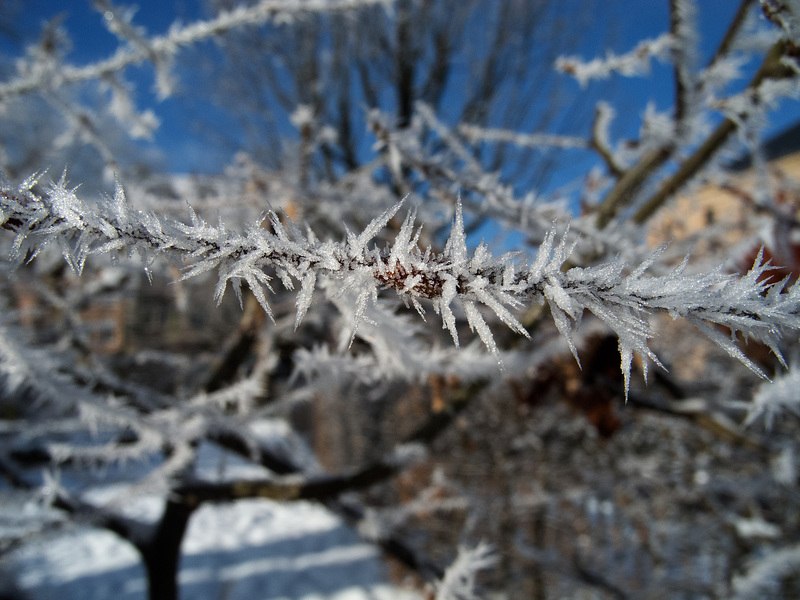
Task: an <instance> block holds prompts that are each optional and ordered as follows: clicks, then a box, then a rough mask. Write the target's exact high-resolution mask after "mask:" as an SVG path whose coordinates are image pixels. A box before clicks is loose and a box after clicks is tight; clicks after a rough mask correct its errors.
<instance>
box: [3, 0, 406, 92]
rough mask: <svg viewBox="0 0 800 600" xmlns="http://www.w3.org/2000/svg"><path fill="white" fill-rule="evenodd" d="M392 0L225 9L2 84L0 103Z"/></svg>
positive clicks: (321, 0) (273, 0) (264, 2)
mask: <svg viewBox="0 0 800 600" xmlns="http://www.w3.org/2000/svg"><path fill="white" fill-rule="evenodd" d="M390 1H391V0H294V1H292V2H284V1H282V0H261V2H258V3H257V4H255V5H253V6H238V7H237V8H235V9H233V10H230V11H224V12H221V13H220V14H218V15H217V16H216V17H214V18H213V19H210V20H208V21H198V22H195V23H191V24H188V25H183V26H173V27H172V28H171V29H170V31H169V33H167V34H166V35H163V36H155V37H153V38H150V39H149V40H145V39H144V38H141V37H139V38H137V40H138V41H137V43H136V44H131V45H127V46H125V47H123V48H120V49H119V50H118V51H117V52H116V53H115V54H114V55H113V56H112V57H110V58H108V59H106V60H103V61H99V62H96V63H93V64H90V65H86V66H84V67H76V66H71V65H64V66H63V68H61V69H58V70H57V71H54V72H48V73H42V72H38V71H37V72H35V73H33V74H31V75H29V76H25V77H20V78H17V79H14V80H12V81H9V82H6V83H3V84H0V102H2V101H4V100H6V99H7V98H11V97H14V96H19V95H22V94H29V93H31V92H38V91H41V90H45V89H51V90H52V89H56V88H59V87H61V86H63V85H67V84H71V83H80V82H82V81H89V80H94V79H102V78H104V77H106V76H107V75H111V74H113V73H117V72H119V71H121V70H122V69H124V68H125V67H127V66H130V65H136V64H140V63H141V62H143V61H144V60H151V59H153V58H154V57H155V58H157V63H158V62H161V61H169V60H170V58H171V57H172V56H174V55H175V54H176V53H177V52H178V51H179V50H180V48H181V47H185V46H189V45H192V44H195V43H197V42H200V41H203V40H206V39H209V38H211V37H214V36H216V35H219V34H221V33H225V32H226V31H229V30H231V29H235V28H237V27H242V26H256V25H262V24H264V23H266V22H267V21H270V20H275V19H281V18H286V17H287V16H288V15H292V14H294V13H303V12H319V11H324V12H330V11H337V10H351V9H354V8H358V7H361V6H366V5H371V4H386V3H388V2H390ZM159 83H161V84H162V85H161V86H160V89H159V92H160V93H161V94H162V95H168V94H169V92H170V88H169V86H168V85H163V84H164V83H165V80H163V79H162V80H160V81H159Z"/></svg>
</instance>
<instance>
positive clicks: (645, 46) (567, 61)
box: [556, 33, 675, 87]
mask: <svg viewBox="0 0 800 600" xmlns="http://www.w3.org/2000/svg"><path fill="white" fill-rule="evenodd" d="M674 47H675V38H674V37H673V36H672V35H671V34H669V33H664V34H662V35H660V36H658V37H657V38H655V39H652V40H645V41H642V42H639V43H638V44H637V45H636V48H634V49H633V50H631V51H630V52H628V53H626V54H613V53H609V54H608V55H607V56H606V57H605V58H595V59H593V60H590V61H589V62H583V61H582V60H580V59H579V58H574V57H561V58H559V59H558V60H557V61H556V69H558V70H560V71H563V72H564V73H567V74H568V75H572V76H573V77H575V79H577V80H578V83H580V84H581V87H583V86H585V85H586V84H587V83H588V82H589V81H591V80H592V79H604V78H607V77H610V76H611V74H612V73H619V74H620V75H624V76H626V77H635V76H640V75H647V74H648V73H649V72H650V59H652V58H659V59H661V60H666V59H668V58H669V56H670V53H671V52H672V51H673V48H674Z"/></svg>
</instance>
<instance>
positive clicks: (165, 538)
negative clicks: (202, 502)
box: [138, 500, 194, 600]
mask: <svg viewBox="0 0 800 600" xmlns="http://www.w3.org/2000/svg"><path fill="white" fill-rule="evenodd" d="M192 512H194V507H193V506H189V505H187V504H183V503H180V502H175V501H173V500H167V506H166V508H165V509H164V516H163V517H162V518H161V522H160V523H159V524H158V529H157V530H156V532H155V534H154V535H153V536H152V537H151V538H150V539H149V540H148V541H147V542H146V543H143V544H140V545H138V548H139V552H140V553H141V555H142V562H143V563H144V567H145V571H146V573H147V585H148V597H149V599H150V600H178V597H179V594H178V567H179V566H180V559H181V543H182V542H183V536H184V534H185V533H186V527H187V525H188V524H189V518H190V517H191V516H192Z"/></svg>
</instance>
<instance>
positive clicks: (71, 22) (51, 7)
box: [2, 0, 800, 174]
mask: <svg viewBox="0 0 800 600" xmlns="http://www.w3.org/2000/svg"><path fill="white" fill-rule="evenodd" d="M116 4H122V2H121V1H119V0H118V1H117V2H116ZM699 5H700V12H699V25H700V27H699V28H700V31H701V33H702V37H701V40H702V51H703V54H704V55H705V56H704V57H701V61H702V60H703V59H704V58H705V57H706V56H708V55H710V53H711V52H712V50H713V48H714V47H715V46H716V44H717V43H718V41H719V39H720V38H721V36H722V35H723V33H724V31H725V28H726V27H727V24H728V22H729V20H730V18H731V16H732V14H733V13H734V11H735V9H736V6H737V5H738V2H737V1H734V0H702V1H701V2H699ZM200 7H201V3H200V2H196V1H191V0H164V1H160V2H155V1H154V2H141V3H140V4H139V7H138V9H137V10H136V14H135V17H134V23H135V24H136V25H139V26H142V27H144V28H145V29H146V30H147V32H148V33H150V34H159V33H164V32H165V31H166V30H167V29H168V27H169V25H170V24H171V23H172V22H173V21H175V20H176V19H179V20H181V21H183V22H191V21H193V20H195V19H197V18H200V17H201V16H202V10H201V8H200ZM587 10H590V11H592V10H593V11H596V15H591V19H592V20H593V21H595V22H596V23H597V32H598V33H597V35H588V36H585V38H584V40H583V42H582V43H581V48H580V50H579V52H580V54H581V55H582V57H583V58H586V59H589V58H591V57H593V56H596V55H602V54H603V53H605V51H606V50H612V51H614V52H625V51H627V50H630V49H631V48H633V47H634V46H635V45H636V43H637V42H638V41H640V40H642V39H645V38H650V37H655V36H657V35H659V34H660V33H661V32H663V31H665V30H666V29H667V28H668V24H669V14H668V2H667V0H595V2H590V3H589V8H588V9H587ZM57 14H61V15H62V16H63V18H64V25H65V27H66V29H67V30H68V31H69V32H70V34H71V37H72V41H73V50H72V53H71V54H70V57H69V58H70V61H71V62H73V63H75V64H86V63H90V62H92V61H95V60H98V59H100V58H103V57H106V56H109V55H111V54H113V52H114V51H115V49H116V48H117V40H116V38H115V37H114V36H113V35H112V34H111V33H109V32H108V31H106V29H105V28H104V27H103V25H102V19H101V15H100V14H99V13H98V12H97V11H96V10H94V9H93V8H92V3H91V1H90V0H25V1H23V2H22V3H21V12H20V13H19V15H18V17H17V19H16V24H17V28H18V31H20V32H23V34H22V36H20V38H19V40H18V41H25V40H28V41H30V40H34V39H35V38H36V36H37V34H38V32H39V30H40V28H41V25H42V23H43V22H44V20H45V19H47V18H51V17H53V16H55V15H57ZM584 16H585V15H584ZM601 32H604V35H608V36H609V37H608V38H605V37H603V38H602V39H601ZM606 39H610V40H611V43H610V45H609V46H605V45H604V44H605V43H606V42H605V40H606ZM4 42H6V43H5V47H4V48H2V49H3V50H4V51H5V52H6V53H9V52H10V53H14V52H18V51H19V49H18V48H19V46H18V47H17V48H16V49H15V48H13V47H9V46H8V43H7V40H4ZM126 78H127V79H128V80H130V81H132V82H134V83H135V84H136V85H137V102H138V103H139V106H140V108H151V109H152V110H154V111H155V112H156V114H157V115H158V116H159V117H160V120H161V123H162V125H161V127H160V129H159V130H158V132H157V133H156V139H155V144H156V145H157V146H158V147H161V148H162V149H165V150H166V152H165V156H167V157H168V158H167V162H166V163H165V167H166V168H167V169H168V170H171V171H178V172H183V171H194V172H204V171H214V170H217V169H219V168H220V167H221V166H223V165H222V163H221V162H220V161H221V158H220V157H219V156H217V155H215V154H214V153H213V152H211V151H207V150H206V149H205V148H204V146H203V145H202V144H197V143H195V141H194V139H193V137H192V136H193V134H192V132H191V131H190V130H189V129H188V128H187V118H186V117H185V116H184V115H183V114H182V112H183V107H182V105H181V103H180V101H179V99H177V98H171V99H167V100H165V101H161V102H160V101H158V100H157V98H156V96H155V93H154V91H153V78H152V71H151V70H150V69H147V68H142V69H129V70H128V71H127V72H126ZM568 85H570V86H571V87H570V88H569V89H570V90H571V92H573V93H575V94H579V93H583V90H581V89H580V87H579V86H578V85H577V84H573V83H570V84H568ZM605 89H606V90H607V92H606V93H605V94H606V95H607V96H608V97H609V99H610V100H611V101H612V104H613V105H614V106H615V107H616V109H617V112H618V115H620V116H619V117H618V119H617V121H616V122H615V129H614V130H613V133H614V134H615V135H622V136H626V137H635V135H636V133H637V130H638V127H639V123H640V122H639V118H638V116H639V115H640V114H641V113H642V111H643V110H644V107H645V105H646V103H647V102H648V101H653V102H655V104H656V105H657V107H658V108H660V109H662V110H663V109H666V108H668V107H669V106H670V105H671V103H672V95H673V83H672V76H671V69H670V67H669V66H667V65H663V64H658V63H656V64H655V65H654V70H653V74H652V76H651V77H647V78H622V77H618V78H614V80H613V81H612V84H611V85H610V86H607V87H606V88H605ZM209 110H210V108H209ZM799 117H800V109H798V104H797V102H787V103H785V105H784V106H783V107H782V108H781V110H780V111H779V112H778V114H777V115H776V118H775V119H774V121H773V125H772V126H771V127H770V132H775V131H779V130H781V129H782V128H784V127H785V126H786V125H788V124H791V123H793V122H794V121H796V120H797V119H798V118H799ZM573 166H574V170H580V169H585V165H584V163H583V161H576V162H575V163H574V165H573ZM566 170H570V169H566ZM565 174H566V173H565Z"/></svg>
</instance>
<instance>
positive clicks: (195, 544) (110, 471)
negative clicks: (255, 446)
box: [0, 421, 418, 600]
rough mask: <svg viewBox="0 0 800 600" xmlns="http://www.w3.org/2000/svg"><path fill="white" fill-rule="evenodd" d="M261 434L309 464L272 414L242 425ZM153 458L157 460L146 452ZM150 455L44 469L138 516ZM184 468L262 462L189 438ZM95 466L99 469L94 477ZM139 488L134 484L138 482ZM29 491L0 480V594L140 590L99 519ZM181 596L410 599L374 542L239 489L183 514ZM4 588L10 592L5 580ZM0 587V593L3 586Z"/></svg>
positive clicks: (240, 471) (205, 475) (239, 473)
mask: <svg viewBox="0 0 800 600" xmlns="http://www.w3.org/2000/svg"><path fill="white" fill-rule="evenodd" d="M251 429H252V431H253V432H254V434H257V435H258V436H259V437H260V439H261V440H262V442H263V443H265V444H271V445H272V446H274V447H275V448H276V449H277V448H278V446H283V447H285V449H286V450H287V451H289V452H291V453H292V455H293V456H294V457H297V458H298V459H302V462H304V463H305V466H306V468H307V469H308V470H309V471H314V470H315V469H316V468H317V465H316V464H315V462H314V459H313V455H311V454H310V451H309V450H308V449H307V448H305V447H303V446H302V442H301V440H299V439H298V438H297V437H296V436H293V435H292V434H291V432H290V430H288V429H287V428H286V427H285V424H282V423H281V422H279V421H259V422H254V423H253V424H251ZM156 464H157V463H156ZM152 467H153V465H152V464H150V465H148V464H147V463H135V462H128V463H125V464H117V465H116V466H107V467H105V468H104V469H103V470H101V471H99V472H89V473H87V472H84V471H80V470H74V469H71V468H65V469H64V470H62V471H60V472H59V473H58V475H57V476H53V477H52V478H49V479H48V477H45V481H44V485H45V487H44V488H42V489H43V490H46V489H47V488H46V486H47V485H58V486H61V487H65V488H69V489H70V490H72V493H76V492H78V493H79V494H80V496H81V497H82V498H83V499H84V500H85V501H88V502H91V503H92V504H94V505H97V506H103V507H106V508H108V509H113V510H114V511H116V512H117V513H118V514H121V515H125V516H126V517H129V518H132V519H135V520H136V521H137V522H140V523H142V524H143V526H146V525H147V524H148V523H155V522H156V521H157V520H158V519H159V518H160V513H161V511H162V510H163V507H164V500H163V495H161V494H159V493H152V492H148V491H146V489H143V487H142V486H141V485H137V481H141V477H142V474H146V473H147V472H148V470H149V469H151V468H152ZM195 474H196V475H197V476H198V477H200V478H202V479H204V480H208V481H224V480H247V479H251V478H263V477H265V476H268V475H269V471H267V470H266V469H264V468H263V467H260V466H258V465H254V464H252V463H249V462H247V461H245V460H243V459H241V458H240V457H238V456H235V455H233V454H230V453H228V452H225V451H223V450H221V449H220V448H218V447H216V446H214V445H212V444H202V445H201V446H200V448H199V449H198V453H197V456H196V463H195ZM98 475H102V476H101V477H99V479H98ZM145 487H146V486H145ZM41 500H42V497H41V496H40V497H39V499H38V500H37V497H36V496H33V495H30V494H26V493H23V492H19V491H14V490H11V489H2V488H0V541H2V542H3V544H4V545H3V546H0V551H2V549H3V548H6V549H8V548H9V546H8V544H9V540H17V542H14V544H15V545H16V547H15V548H14V549H13V550H11V551H10V552H7V553H5V554H3V553H2V552H0V600H5V598H7V597H9V594H10V597H11V598H25V599H26V600H28V599H30V600H37V599H42V600H44V599H58V600H71V599H75V600H107V599H109V598H112V599H113V600H144V599H146V598H147V581H146V578H145V572H144V567H143V566H142V564H141V561H140V559H139V554H138V552H137V551H136V550H135V549H134V548H133V546H132V545H130V544H129V543H127V542H126V541H124V540H122V539H121V538H119V537H118V536H116V535H114V534H113V533H110V532H108V531H105V530H100V529H95V528H89V527H85V526H81V525H79V524H76V523H75V522H74V521H70V520H67V519H65V518H64V516H63V515H62V514H61V513H59V512H58V511H56V510H54V509H51V508H48V507H47V506H45V503H43V502H42V501H41ZM179 583H180V593H181V599H182V600H217V599H220V600H222V599H224V600H245V599H246V600H262V599H263V600H267V599H278V598H298V599H300V598H302V599H309V600H311V599H314V600H322V599H336V600H362V599H363V600H367V599H369V600H390V599H391V600H412V599H418V596H417V595H416V594H412V593H411V592H409V591H404V590H399V589H397V588H394V587H392V586H391V585H390V584H389V583H388V577H387V572H386V568H385V565H384V564H383V563H382V562H381V557H380V552H379V550H378V549H377V548H376V547H375V546H374V545H373V544H370V543H367V542H365V541H364V540H363V539H362V538H360V537H359V536H358V535H357V534H356V533H355V532H354V531H353V530H352V529H351V528H350V527H349V526H348V525H347V524H345V523H344V522H343V521H342V520H341V519H340V518H339V517H338V516H337V515H335V514H334V513H333V512H331V511H330V510H328V509H327V508H325V507H324V506H321V505H319V504H315V503H310V502H291V503H280V502H275V501H270V500H261V499H254V500H239V501H236V502H231V503H224V504H206V505H203V506H201V507H200V508H199V509H198V510H197V511H196V512H194V514H193V515H192V517H191V520H190V521H189V527H188V530H187V532H186V536H185V537H184V540H183V546H182V554H181V568H180V575H179ZM6 589H9V590H11V592H8V591H6ZM4 592H5V594H6V595H4Z"/></svg>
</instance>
